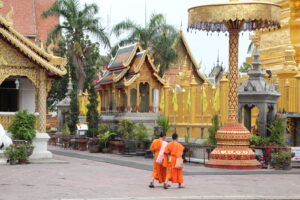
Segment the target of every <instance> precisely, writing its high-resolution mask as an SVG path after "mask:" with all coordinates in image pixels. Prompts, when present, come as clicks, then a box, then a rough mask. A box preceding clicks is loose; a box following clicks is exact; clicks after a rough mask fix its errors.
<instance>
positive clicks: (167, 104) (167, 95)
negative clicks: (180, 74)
mask: <svg viewBox="0 0 300 200" xmlns="http://www.w3.org/2000/svg"><path fill="white" fill-rule="evenodd" d="M163 90H164V95H165V98H164V99H165V113H164V114H165V116H166V117H169V98H170V94H169V90H170V86H169V83H168V82H166V84H165V86H164V88H163Z"/></svg>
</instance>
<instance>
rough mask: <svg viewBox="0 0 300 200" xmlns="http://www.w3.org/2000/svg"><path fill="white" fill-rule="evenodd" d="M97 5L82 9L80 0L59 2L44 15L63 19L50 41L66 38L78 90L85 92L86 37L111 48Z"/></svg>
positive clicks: (62, 0) (51, 35)
mask: <svg viewBox="0 0 300 200" xmlns="http://www.w3.org/2000/svg"><path fill="white" fill-rule="evenodd" d="M98 10H99V8H98V6H97V5H96V4H85V5H84V7H83V8H81V7H80V4H79V0H57V1H56V2H55V3H54V4H53V5H52V6H51V7H50V8H49V9H48V10H46V11H44V12H43V13H42V17H44V18H47V17H51V16H58V17H61V18H63V23H62V24H57V25H55V27H54V28H53V30H52V31H51V33H50V34H49V35H48V43H49V42H50V41H55V40H59V38H60V37H61V36H64V38H65V40H66V41H65V42H66V49H67V51H68V52H69V53H70V55H69V56H70V57H69V61H70V62H71V63H72V64H73V65H74V67H75V73H76V77H77V80H78V89H79V90H83V87H84V82H85V79H86V77H87V75H86V71H85V68H86V66H87V63H86V57H85V53H86V51H89V46H87V45H85V44H86V43H85V36H86V35H87V34H91V35H93V36H95V37H96V38H97V39H98V40H100V41H101V42H102V43H103V44H104V45H105V46H109V39H108V37H107V35H106V33H105V31H104V28H102V26H101V24H100V23H99V18H97V17H95V16H96V15H97V13H98Z"/></svg>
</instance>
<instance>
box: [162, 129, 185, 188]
mask: <svg viewBox="0 0 300 200" xmlns="http://www.w3.org/2000/svg"><path fill="white" fill-rule="evenodd" d="M172 139H173V141H172V142H170V143H169V144H168V145H167V147H166V149H165V154H166V155H167V156H169V165H168V173H167V178H166V181H165V183H164V188H165V189H168V181H171V182H172V183H178V188H183V186H182V183H183V176H182V167H183V159H182V154H183V150H184V146H183V145H182V144H180V143H179V142H178V135H177V133H173V135H172Z"/></svg>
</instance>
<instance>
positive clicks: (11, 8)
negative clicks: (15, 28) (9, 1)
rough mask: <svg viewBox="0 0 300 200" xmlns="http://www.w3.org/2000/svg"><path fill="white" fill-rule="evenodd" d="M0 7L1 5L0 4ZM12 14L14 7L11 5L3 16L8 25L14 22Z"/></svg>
mask: <svg viewBox="0 0 300 200" xmlns="http://www.w3.org/2000/svg"><path fill="white" fill-rule="evenodd" d="M0 1H1V0H0ZM0 4H1V3H0ZM0 7H1V5H0ZM13 15H14V8H13V7H12V6H11V7H10V11H9V12H8V13H7V14H6V17H5V18H6V20H7V22H8V23H9V25H10V26H12V25H13V24H14V22H13V19H12V17H13Z"/></svg>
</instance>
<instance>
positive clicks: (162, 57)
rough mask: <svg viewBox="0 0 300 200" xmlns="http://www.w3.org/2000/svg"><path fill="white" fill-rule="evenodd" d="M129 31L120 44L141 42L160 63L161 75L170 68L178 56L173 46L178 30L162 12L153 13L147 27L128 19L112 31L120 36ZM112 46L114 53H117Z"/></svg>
mask: <svg viewBox="0 0 300 200" xmlns="http://www.w3.org/2000/svg"><path fill="white" fill-rule="evenodd" d="M124 31H125V33H126V32H127V33H128V34H129V35H128V36H127V37H126V38H125V39H121V40H120V42H119V45H126V44H130V43H134V42H139V43H140V44H141V46H142V48H143V49H149V50H150V53H151V55H152V56H153V57H154V60H155V64H156V65H157V66H158V65H160V72H159V74H160V76H162V75H163V73H164V71H165V70H166V69H168V68H169V66H170V64H171V63H172V62H174V61H175V60H176V58H177V54H176V51H175V50H174V49H173V48H172V47H173V43H174V42H175V40H176V37H177V35H178V34H177V30H176V29H175V28H174V27H173V26H171V25H168V24H167V23H166V19H165V17H164V16H163V15H162V14H152V15H151V18H150V20H149V23H148V24H147V25H146V27H142V26H140V25H138V24H136V23H134V22H133V21H131V20H129V19H127V20H125V21H123V22H120V23H119V24H117V25H115V27H114V28H113V30H112V32H113V33H114V34H115V35H116V36H117V37H119V36H120V35H122V34H123V33H124ZM115 49H116V47H114V48H112V52H111V53H112V55H114V54H115V53H116V50H115Z"/></svg>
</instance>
